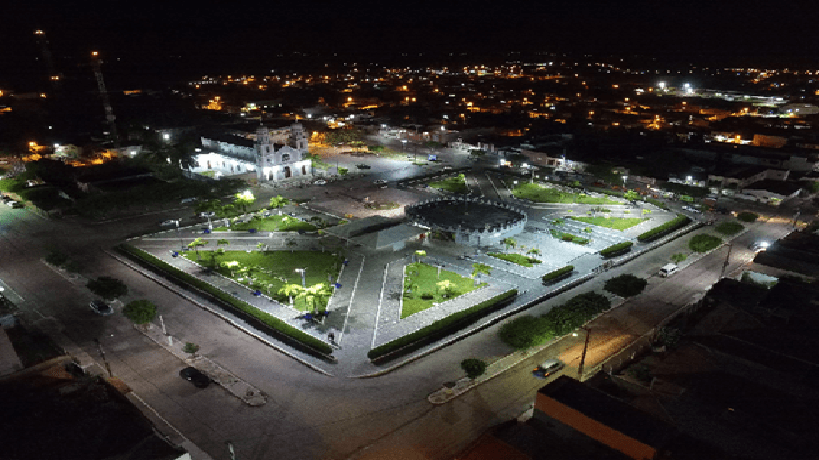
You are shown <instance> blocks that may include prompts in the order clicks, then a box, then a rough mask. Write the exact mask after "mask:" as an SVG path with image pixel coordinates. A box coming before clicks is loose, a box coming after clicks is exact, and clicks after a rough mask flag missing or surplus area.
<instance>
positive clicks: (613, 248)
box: [600, 241, 634, 257]
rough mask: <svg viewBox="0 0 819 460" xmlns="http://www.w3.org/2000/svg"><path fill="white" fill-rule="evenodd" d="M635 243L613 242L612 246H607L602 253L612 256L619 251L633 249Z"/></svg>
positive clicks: (624, 251) (604, 255) (623, 251)
mask: <svg viewBox="0 0 819 460" xmlns="http://www.w3.org/2000/svg"><path fill="white" fill-rule="evenodd" d="M633 245H634V243H632V242H631V241H623V242H622V243H617V244H612V245H611V246H609V247H607V248H606V249H601V250H600V255H601V256H603V257H611V256H613V255H616V254H617V253H620V252H622V253H626V252H628V251H629V249H631V246H633Z"/></svg>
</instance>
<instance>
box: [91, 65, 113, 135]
mask: <svg viewBox="0 0 819 460" xmlns="http://www.w3.org/2000/svg"><path fill="white" fill-rule="evenodd" d="M100 63H101V59H100V57H99V53H98V52H96V51H92V52H91V64H92V67H93V69H94V75H95V76H96V77H97V88H99V90H100V96H101V97H102V104H103V106H105V120H106V121H107V122H108V126H109V127H110V128H111V139H112V140H113V141H114V149H116V150H117V151H119V135H117V124H116V119H117V117H115V116H114V109H112V108H111V101H110V100H109V99H108V91H106V90H105V81H104V80H103V79H102V69H100Z"/></svg>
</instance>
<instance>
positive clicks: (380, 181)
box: [373, 179, 387, 185]
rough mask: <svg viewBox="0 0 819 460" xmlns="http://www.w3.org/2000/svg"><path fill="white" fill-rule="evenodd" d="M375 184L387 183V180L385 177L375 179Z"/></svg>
mask: <svg viewBox="0 0 819 460" xmlns="http://www.w3.org/2000/svg"><path fill="white" fill-rule="evenodd" d="M373 184H375V185H387V181H385V180H384V179H378V180H375V181H373Z"/></svg>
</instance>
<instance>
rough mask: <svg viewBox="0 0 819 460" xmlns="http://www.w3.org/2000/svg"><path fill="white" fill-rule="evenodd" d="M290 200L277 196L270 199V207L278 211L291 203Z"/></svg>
mask: <svg viewBox="0 0 819 460" xmlns="http://www.w3.org/2000/svg"><path fill="white" fill-rule="evenodd" d="M289 202H290V200H288V199H287V198H283V197H282V196H281V195H276V196H274V197H273V198H271V199H270V207H271V208H274V209H278V208H281V207H283V206H284V205H286V204H287V203H289Z"/></svg>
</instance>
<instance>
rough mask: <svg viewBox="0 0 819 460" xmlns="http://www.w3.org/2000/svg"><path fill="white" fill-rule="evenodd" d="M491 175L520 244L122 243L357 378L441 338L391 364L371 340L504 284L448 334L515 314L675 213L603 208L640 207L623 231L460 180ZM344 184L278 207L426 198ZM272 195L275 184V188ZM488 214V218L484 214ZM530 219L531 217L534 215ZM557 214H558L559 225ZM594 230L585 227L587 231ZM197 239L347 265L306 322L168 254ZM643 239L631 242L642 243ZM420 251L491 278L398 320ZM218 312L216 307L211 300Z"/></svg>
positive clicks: (185, 236) (344, 210) (284, 238)
mask: <svg viewBox="0 0 819 460" xmlns="http://www.w3.org/2000/svg"><path fill="white" fill-rule="evenodd" d="M484 177H485V178H486V179H488V180H489V181H490V182H491V186H492V187H493V189H494V191H495V192H497V194H496V195H495V196H497V197H498V198H503V199H506V200H507V201H508V202H510V204H513V205H514V206H515V207H520V208H522V209H524V210H525V211H526V212H527V213H529V214H530V217H529V219H528V222H527V225H526V227H525V229H524V231H523V232H522V233H519V234H517V235H515V240H516V241H517V247H516V248H515V249H512V248H508V247H505V246H503V245H499V244H498V245H494V246H491V247H481V248H474V247H470V246H463V245H458V244H455V243H454V242H452V241H443V240H436V239H430V238H426V239H414V240H411V241H409V242H407V243H406V246H405V247H404V248H403V249H401V250H399V251H393V250H392V249H387V250H375V249H372V248H365V247H361V246H357V245H355V244H353V243H352V242H350V241H345V240H342V239H340V238H336V237H334V236H331V235H329V234H326V233H325V234H319V233H313V234H297V233H286V232H260V233H249V232H235V231H232V232H212V233H206V232H205V231H204V228H203V227H202V226H201V225H196V226H192V227H187V228H181V229H178V230H177V229H173V230H169V231H164V232H159V233H155V234H149V235H145V236H142V237H140V238H134V239H132V240H130V241H129V243H130V244H133V245H135V246H137V247H139V248H140V249H143V250H145V251H148V252H149V253H151V254H153V255H154V256H156V257H158V258H160V259H162V260H164V261H165V262H167V263H169V264H171V265H173V266H174V267H176V268H178V269H180V270H182V271H184V272H186V273H189V274H191V275H194V276H196V277H198V278H199V279H201V280H204V281H206V282H208V283H210V284H212V285H213V286H215V287H217V288H219V289H221V290H223V291H225V292H227V293H230V294H231V295H233V296H235V297H237V298H240V299H242V300H244V301H245V302H247V303H249V304H251V305H253V306H254V307H256V308H258V309H259V310H261V311H263V312H266V313H268V314H270V315H273V316H275V317H276V318H278V319H280V320H282V321H283V322H285V323H287V324H289V325H291V326H293V327H295V328H298V329H300V330H302V331H304V332H306V333H308V334H310V335H312V336H314V337H315V338H317V339H319V340H322V341H324V342H326V343H327V344H329V345H331V346H332V347H333V348H334V351H333V353H332V357H333V360H332V361H327V360H322V359H320V358H317V357H316V356H313V355H310V354H308V353H305V352H302V351H299V350H295V349H291V348H289V347H287V346H286V345H284V344H282V343H280V342H279V341H278V340H277V339H276V338H275V337H266V340H268V341H269V343H270V344H271V346H273V347H275V348H277V349H279V350H280V351H283V352H286V353H287V354H288V355H290V356H291V357H293V358H294V359H297V360H299V361H301V362H303V363H305V364H307V365H309V366H310V367H313V368H314V369H317V370H320V371H321V372H324V373H327V374H331V375H348V376H364V375H370V374H379V373H382V372H384V371H385V370H389V369H390V368H392V367H395V366H399V365H401V364H402V363H403V362H405V361H407V360H411V359H414V358H415V357H417V356H422V355H424V354H426V353H430V352H432V351H434V350H435V349H437V347H439V346H441V345H443V344H445V343H448V341H446V340H445V341H443V342H442V343H437V344H432V345H429V346H427V347H422V348H421V349H419V350H417V351H415V352H413V353H412V354H411V355H410V356H406V357H404V358H399V359H397V360H395V361H394V362H390V363H386V364H381V365H376V364H373V363H371V362H370V361H369V359H368V358H367V356H366V355H367V352H368V351H369V350H370V349H372V348H373V347H376V346H379V345H382V344H385V343H387V342H390V341H392V340H395V339H397V338H399V337H401V336H403V335H406V334H409V333H412V332H414V331H416V330H418V329H420V328H423V327H425V326H428V325H430V324H432V323H433V322H435V321H438V320H440V319H442V318H445V317H447V316H449V315H451V314H452V313H454V312H457V311H461V310H464V309H466V308H469V307H470V306H472V305H475V304H477V303H479V302H481V301H484V300H487V299H489V298H492V297H494V296H496V295H499V294H501V293H503V292H506V291H508V290H510V289H517V290H518V296H517V298H516V299H514V301H513V302H511V304H509V305H508V306H505V307H503V308H501V309H499V310H498V311H495V312H493V313H491V314H489V315H487V317H485V318H484V319H482V320H479V321H478V322H477V323H476V324H474V325H473V326H470V327H468V328H466V329H464V330H462V331H460V332H459V333H456V334H455V336H453V337H452V338H451V339H450V340H452V339H455V338H457V336H461V335H464V334H469V333H470V332H472V331H473V330H477V329H478V328H480V327H483V326H484V325H486V324H490V323H492V322H494V321H497V320H498V319H499V318H503V317H506V316H508V315H510V314H512V313H514V312H516V311H520V310H521V309H525V308H526V307H527V305H531V304H532V303H533V302H534V301H536V300H537V299H539V298H545V297H548V296H549V295H550V294H552V293H555V292H561V290H562V289H563V288H564V286H572V285H574V284H576V283H578V282H583V281H585V280H587V279H589V277H590V276H594V275H595V274H596V273H599V272H601V271H602V270H601V266H602V265H603V262H604V261H603V259H602V258H601V256H599V255H598V254H597V252H598V251H599V250H601V249H603V248H605V247H608V246H610V245H612V244H615V243H618V242H622V241H635V238H636V236H637V235H638V234H640V233H642V232H644V231H646V230H648V229H649V228H652V227H655V226H657V225H661V224H662V223H664V222H667V221H668V220H670V219H672V218H673V217H674V215H675V214H674V213H671V212H666V211H663V210H661V209H659V208H656V207H654V206H651V205H644V206H642V207H635V206H631V205H625V204H624V205H609V206H607V208H608V209H609V212H608V213H607V214H606V215H608V216H612V217H634V216H640V215H642V210H643V209H648V210H649V211H650V212H648V213H647V214H646V217H649V220H647V221H645V222H642V223H640V224H639V225H636V226H634V227H631V228H629V229H626V230H624V231H620V230H614V229H609V228H603V227H597V226H593V225H589V224H586V223H583V222H577V221H574V220H572V219H569V218H568V217H571V216H572V215H581V216H583V215H587V213H588V211H589V209H591V208H592V206H588V205H577V204H561V205H551V206H548V207H543V206H540V207H538V205H535V206H527V205H528V204H527V203H521V201H520V200H514V199H513V197H511V194H510V192H509V190H508V189H505V188H504V185H503V184H504V181H502V180H498V178H497V177H496V176H492V175H485V176H481V175H480V173H478V174H474V175H473V174H469V175H468V176H467V182H468V183H471V184H472V188H473V189H474V190H476V191H477V190H483V188H484V187H485V186H486V180H484ZM349 183H350V182H348V181H339V182H335V183H330V184H328V185H327V186H324V187H317V186H306V187H304V186H296V187H293V188H290V189H282V190H281V191H283V192H285V193H286V194H287V195H290V197H291V198H297V199H299V198H301V199H304V198H308V197H309V198H310V200H309V202H308V203H306V204H303V205H300V206H296V205H289V206H286V207H285V208H284V209H283V210H282V212H285V213H287V214H290V215H291V216H294V217H296V218H298V219H302V220H305V221H310V220H311V218H314V216H320V217H321V218H322V219H324V220H326V221H328V222H331V223H333V224H335V223H338V222H340V221H341V219H344V218H351V217H352V218H355V217H367V216H371V215H386V216H390V217H396V216H398V217H400V216H401V215H403V206H406V205H408V204H413V203H415V202H418V201H419V200H423V199H426V198H428V197H430V196H431V195H430V194H429V193H427V192H426V191H425V190H424V188H417V189H416V188H407V189H395V188H392V187H390V188H386V189H383V188H380V187H376V186H371V185H369V184H364V185H363V186H361V185H360V184H359V186H358V187H352V186H348V184H349ZM277 192H278V190H277ZM378 201H381V202H386V201H394V202H398V203H399V204H400V207H399V208H398V209H396V210H391V211H390V212H379V211H376V210H372V209H369V208H368V207H367V206H366V204H367V203H368V202H378ZM470 207H471V209H470V212H469V218H470V219H472V220H474V222H478V223H480V221H481V212H480V211H481V208H480V206H474V205H470ZM450 214H451V213H445V215H442V216H441V217H442V218H444V219H447V218H449V219H452V218H456V219H457V218H458V217H457V216H455V217H453V216H451V215H450ZM537 216H539V218H537ZM488 217H491V216H488ZM533 217H535V218H533ZM555 219H560V221H561V222H560V223H559V224H556V223H555ZM587 228H591V229H592V231H591V232H588V231H586V230H585V229H587ZM550 230H557V231H561V232H567V233H572V234H574V235H577V236H580V237H583V238H588V239H590V243H589V244H586V245H580V244H575V243H571V242H565V241H562V240H560V239H557V238H555V237H553V236H552V235H551V233H550ZM195 238H202V239H203V240H206V241H208V242H209V243H210V244H209V245H208V246H205V248H215V247H216V241H217V240H218V239H223V238H224V239H227V240H228V241H229V243H230V244H229V246H228V248H229V249H230V250H246V251H255V250H258V245H259V244H260V243H261V244H264V245H266V246H267V248H268V249H269V250H273V251H286V250H311V251H322V250H324V251H344V254H346V258H347V263H346V264H345V265H344V267H343V268H342V271H341V273H340V274H339V276H338V279H336V280H333V281H334V282H335V283H338V285H339V286H340V287H339V288H337V289H335V292H334V293H333V295H332V297H331V298H330V300H329V303H328V306H327V311H329V312H330V314H329V316H328V317H327V318H324V319H323V320H321V321H316V320H314V319H306V318H305V315H304V314H303V313H302V312H300V311H297V310H296V309H294V308H292V307H291V306H290V305H287V304H282V303H280V302H277V301H276V300H273V299H271V298H269V297H267V296H266V295H264V294H262V295H258V294H259V293H257V292H254V291H252V290H251V289H249V288H248V287H246V286H244V285H242V284H240V283H237V282H235V281H233V280H231V279H228V278H225V277H223V276H221V275H219V274H215V273H211V272H209V271H208V270H205V269H204V267H202V266H200V265H199V264H198V263H197V262H195V261H190V260H187V259H185V258H183V257H178V256H174V255H173V251H179V250H180V249H181V248H182V247H184V246H185V245H186V244H187V243H189V242H190V241H192V240H193V239H195ZM642 246H644V245H640V244H638V245H636V246H635V250H639V248H640V247H642ZM419 249H422V250H424V251H426V253H427V254H428V257H427V258H425V260H424V262H425V263H428V264H431V265H433V266H436V265H437V266H441V267H442V268H444V269H446V270H449V271H453V272H455V273H458V274H460V275H462V276H471V273H472V270H473V268H472V266H473V264H475V263H481V264H485V265H488V266H489V267H490V270H491V273H490V275H488V276H486V275H482V277H481V280H480V281H481V282H484V283H487V286H486V287H483V288H481V289H478V290H476V291H472V292H470V293H467V294H465V295H462V296H459V297H457V298H454V299H452V300H449V301H446V302H441V303H440V304H436V305H434V306H433V307H430V308H428V309H426V310H423V311H421V312H419V313H416V314H413V315H411V316H408V317H406V318H403V319H402V318H401V303H402V295H401V293H402V292H403V273H404V272H403V270H404V267H405V266H406V265H407V264H408V263H410V262H411V260H412V254H413V253H414V252H415V251H417V250H419ZM532 250H537V254H530V256H532V257H535V258H536V259H538V260H540V261H541V262H540V263H537V264H534V265H533V266H532V267H524V266H521V265H518V264H515V263H511V262H507V261H504V260H501V259H498V258H495V257H492V256H489V255H487V253H488V252H502V253H503V252H517V253H520V254H526V253H528V251H532ZM567 265H572V266H574V267H575V274H574V276H573V277H571V278H569V279H567V280H565V281H563V282H561V283H558V284H557V285H552V286H544V285H543V283H542V282H541V280H540V278H541V277H542V276H543V275H544V274H546V273H549V272H551V271H554V270H556V269H559V268H562V267H565V266H567ZM212 308H214V309H217V310H222V309H221V308H220V307H219V306H215V305H214V306H212ZM221 314H222V315H224V316H225V317H226V318H230V320H231V321H234V322H235V323H236V324H237V325H240V327H245V328H247V330H248V331H249V332H251V333H253V334H258V335H261V336H265V334H264V333H263V332H260V331H258V330H255V329H253V328H252V327H250V326H249V325H246V324H244V322H243V321H242V320H241V319H240V318H236V317H233V315H232V314H231V313H230V312H229V311H221Z"/></svg>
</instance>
